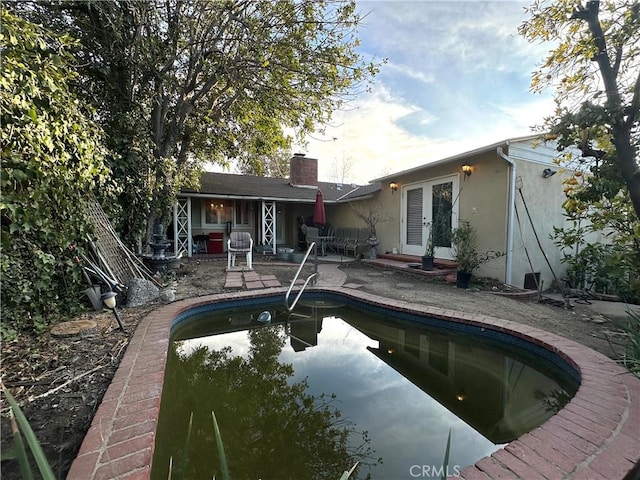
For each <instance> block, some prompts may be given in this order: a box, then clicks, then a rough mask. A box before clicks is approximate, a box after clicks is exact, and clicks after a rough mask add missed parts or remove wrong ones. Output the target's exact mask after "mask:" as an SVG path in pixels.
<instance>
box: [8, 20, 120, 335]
mask: <svg viewBox="0 0 640 480" xmlns="http://www.w3.org/2000/svg"><path fill="white" fill-rule="evenodd" d="M1 15H2V34H1V41H2V44H3V59H2V77H1V80H0V82H1V83H0V113H1V121H2V139H1V143H0V145H1V149H2V172H1V174H0V188H2V201H1V202H0V215H1V221H2V237H1V243H2V253H3V255H2V259H1V261H0V272H1V273H2V287H1V288H2V304H3V312H2V313H3V318H2V320H3V322H7V323H8V324H9V325H12V326H13V327H19V328H24V327H30V328H36V329H37V330H40V329H43V328H45V327H46V326H47V325H48V324H49V323H50V322H51V321H52V320H53V319H54V318H55V317H56V316H57V315H60V314H65V313H69V312H71V311H73V310H74V309H75V308H78V302H79V299H78V292H79V288H78V286H79V285H80V283H79V282H80V280H81V279H80V273H79V270H78V269H77V267H76V265H75V262H74V259H75V256H76V251H75V248H76V247H75V244H76V242H79V241H82V239H83V238H84V237H85V235H87V234H89V233H90V230H89V223H88V222H87V218H86V215H85V213H84V206H85V202H86V199H87V197H88V196H89V195H90V194H91V192H95V191H96V190H97V189H98V188H99V187H100V188H101V193H103V194H106V193H107V192H108V191H109V188H108V183H107V172H108V170H107V168H106V167H105V163H104V156H105V154H106V151H105V150H104V148H103V147H102V144H101V142H102V133H101V130H100V129H99V128H98V127H97V126H96V125H95V124H94V123H92V122H91V121H90V120H89V119H88V118H87V116H86V112H84V111H83V105H82V103H81V102H80V100H79V99H78V98H76V97H75V96H74V95H72V94H71V93H70V92H69V90H68V84H69V83H71V82H72V81H73V79H74V78H75V76H76V75H75V73H74V72H73V67H72V62H73V59H72V57H71V56H70V54H69V53H68V52H69V49H71V48H72V47H73V45H74V42H73V41H72V40H71V39H70V38H69V37H67V36H58V35H55V34H52V33H51V32H49V31H47V30H46V29H44V28H42V27H40V26H37V25H33V24H30V23H28V22H26V21H24V20H22V19H20V18H18V17H15V16H14V15H12V14H11V13H10V12H9V11H8V10H7V9H6V8H4V7H2V10H1ZM13 327H9V328H13Z"/></svg>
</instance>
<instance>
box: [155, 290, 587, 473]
mask: <svg viewBox="0 0 640 480" xmlns="http://www.w3.org/2000/svg"><path fill="white" fill-rule="evenodd" d="M301 303H305V305H300V306H299V307H298V308H297V309H296V311H295V312H294V314H289V313H288V312H287V311H286V310H285V309H284V308H282V299H281V297H277V298H272V299H269V298H264V299H261V302H260V303H259V304H256V305H251V306H247V305H246V304H245V302H240V303H238V304H235V305H234V304H233V302H231V303H230V304H229V303H227V304H226V305H208V306H205V307H203V308H201V309H196V310H193V311H189V312H185V313H184V314H183V315H181V316H179V317H178V318H177V319H176V321H175V323H174V328H173V333H172V340H173V341H172V344H171V345H172V346H171V350H170V356H169V361H168V364H167V372H166V380H165V387H164V393H163V400H162V407H161V412H160V420H159V426H158V436H157V440H156V452H155V456H154V460H153V464H154V470H153V474H152V478H158V479H160V478H167V470H168V465H169V463H170V459H172V461H173V465H174V467H173V469H174V474H175V473H177V472H178V471H179V473H178V476H181V477H184V478H193V479H196V478H211V477H212V476H213V474H214V473H216V471H217V472H219V465H218V462H217V458H216V455H213V454H212V453H213V452H216V445H215V441H214V438H213V435H212V433H213V429H212V426H211V411H212V410H214V411H215V413H216V417H217V419H218V423H219V426H220V430H221V431H222V436H223V440H224V444H225V447H224V448H225V453H226V456H227V460H228V463H229V469H230V471H231V474H232V475H235V476H239V477H240V478H263V479H283V478H309V479H311V478H339V476H340V474H341V473H342V471H344V470H346V469H348V468H349V467H350V466H351V465H352V464H354V463H355V462H356V461H358V462H360V466H359V471H358V476H357V477H356V476H355V475H354V476H353V477H352V478H369V477H368V476H367V475H371V478H382V479H390V478H411V477H412V476H413V475H412V473H417V472H422V471H424V467H425V466H427V467H428V468H429V469H430V470H431V469H438V468H440V467H441V466H442V463H443V458H444V451H445V448H446V444H447V437H448V432H449V431H451V449H450V457H449V468H450V472H451V473H455V472H457V471H460V470H461V469H462V468H463V467H465V466H467V465H471V464H473V463H475V462H476V461H477V460H479V459H481V458H482V457H484V456H487V455H490V454H491V453H492V452H494V451H496V450H498V449H499V448H501V446H502V445H503V444H505V443H507V442H509V441H512V440H514V439H516V438H517V437H519V436H521V435H522V434H524V433H526V432H528V431H530V430H531V429H533V428H535V427H537V426H538V425H540V424H541V423H543V422H544V421H545V420H547V419H548V418H549V417H550V416H552V415H553V414H554V413H556V412H557V411H558V410H559V409H560V408H562V406H564V404H566V402H567V401H568V400H569V399H570V398H571V396H572V395H573V394H574V393H575V391H576V390H577V386H578V381H577V378H578V376H577V372H576V371H575V369H574V368H573V367H572V366H571V365H570V364H568V363H567V362H566V361H564V360H563V359H562V358H561V357H559V356H558V355H555V354H552V353H549V352H548V351H546V350H544V349H542V348H541V347H539V346H535V345H532V344H530V343H529V342H524V341H518V339H517V338H514V337H512V336H509V335H503V334H500V333H499V332H496V331H493V330H487V329H485V328H483V327H472V326H470V325H463V324H459V325H456V324H453V325H452V324H451V323H450V322H443V321H441V320H438V319H436V318H429V317H424V316H420V315H415V314H408V313H406V312H398V311H394V310H392V309H388V308H380V307H373V306H371V305H368V304H363V303H361V302H355V301H348V302H345V300H344V298H342V297H339V296H332V295H327V294H323V295H321V296H319V295H307V296H306V297H303V300H302V302H301ZM266 319H268V320H269V322H268V323H267V324H265V320H266ZM192 413H193V417H192V421H193V425H197V426H198V428H193V429H192V431H191V433H190V434H187V430H188V424H189V418H190V414H192ZM187 437H189V442H190V443H189V447H188V448H187V450H188V452H187V453H185V443H186V438H187ZM284 452H286V454H285V453H284ZM283 455H284V456H283ZM185 458H187V459H188V461H186V462H185V461H181V460H179V459H185Z"/></svg>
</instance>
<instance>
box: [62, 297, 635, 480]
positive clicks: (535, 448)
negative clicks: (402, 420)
mask: <svg viewBox="0 0 640 480" xmlns="http://www.w3.org/2000/svg"><path fill="white" fill-rule="evenodd" d="M314 292H318V293H329V294H332V295H339V296H340V297H341V298H344V299H347V300H355V301H358V302H364V303H366V304H367V305H370V306H372V307H381V308H387V307H388V308H391V309H393V310H394V311H396V312H402V313H407V314H412V315H418V316H425V317H430V318H437V319H439V320H441V321H447V322H450V323H452V324H464V325H469V326H472V327H474V328H476V327H477V328H485V329H487V330H492V331H494V332H496V333H500V334H508V335H509V336H511V337H516V338H518V339H521V340H524V341H526V342H528V343H531V344H534V345H537V346H539V347H541V348H543V349H544V350H546V351H548V352H553V353H554V354H556V355H558V356H559V357H561V358H562V359H563V360H564V361H566V362H567V363H568V364H569V365H571V366H572V367H573V368H575V370H576V371H577V372H578V373H579V375H580V387H579V389H578V391H577V392H576V394H575V395H574V397H573V398H572V399H571V400H570V402H569V403H568V404H567V406H565V407H564V408H563V409H562V410H560V411H559V412H558V413H557V414H556V415H554V416H553V417H551V418H550V419H549V420H547V421H546V422H545V423H543V424H542V426H540V427H537V428H535V429H534V430H533V431H531V432H529V433H527V434H524V435H522V436H521V437H519V438H518V439H517V440H514V441H512V442H510V443H508V444H507V445H506V446H505V447H504V448H502V449H499V450H497V451H496V452H494V453H493V454H491V455H490V456H488V457H484V458H483V459H481V460H480V461H478V462H476V463H475V464H474V465H473V466H470V467H467V468H465V469H463V470H462V471H461V472H460V477H461V478H468V479H472V478H485V477H487V476H488V477H489V478H493V477H499V476H502V477H505V478H511V477H514V476H516V475H519V476H520V477H522V478H531V477H539V476H543V477H547V478H549V477H551V478H566V477H568V476H573V477H574V478H577V477H580V478H600V477H603V478H608V479H611V480H613V479H623V478H629V476H630V475H631V476H632V475H633V474H634V472H636V471H637V468H636V464H638V462H640V457H639V455H638V454H639V452H640V380H639V379H637V378H635V377H634V376H632V375H631V374H629V372H628V371H627V370H625V369H624V367H622V366H620V365H618V364H616V362H614V361H613V360H611V359H609V358H607V357H606V356H604V355H602V354H600V353H598V352H595V351H594V350H591V349H589V348H588V347H585V346H584V345H581V344H579V343H577V342H574V341H572V340H570V339H567V338H563V337H560V336H558V335H555V334H553V333H551V332H546V331H542V330H540V329H538V328H535V327H531V326H527V325H523V324H519V323H516V322H512V321H509V320H504V319H499V318H496V317H489V316H486V315H476V314H467V313H461V312H457V311H455V310H454V309H443V308H435V307H430V306H426V305H416V304H411V303H408V302H402V301H391V300H388V299H385V298H381V297H379V296H376V295H371V294H367V293H365V292H360V291H357V290H353V289H350V288H344V287H336V288H326V287H325V288H322V289H319V288H318V289H314ZM285 293H286V288H271V289H268V290H262V291H258V292H256V291H250V292H249V291H245V292H236V293H224V294H217V295H208V296H203V297H198V298H189V299H185V300H181V301H179V302H173V303H171V304H168V305H165V306H163V307H161V308H158V309H157V310H154V311H153V312H150V313H149V314H148V315H147V316H146V317H145V318H143V319H142V320H141V321H140V323H139V324H138V326H137V328H136V330H135V332H134V334H133V336H132V338H131V341H130V343H129V346H128V347H127V350H126V353H125V355H124V357H123V359H122V361H121V362H120V366H119V368H118V370H117V372H116V374H115V376H114V378H113V380H112V382H111V385H110V386H109V389H108V390H107V392H106V394H105V396H104V398H103V399H102V403H101V404H100V406H99V408H98V410H97V411H96V414H95V416H94V418H93V421H92V424H91V427H90V428H89V430H88V431H87V433H86V435H85V439H84V441H83V443H82V446H81V448H80V451H79V452H78V455H77V457H76V460H75V461H74V463H73V465H72V466H71V469H70V471H69V473H68V475H67V479H68V480H87V479H96V480H97V479H107V478H127V479H134V478H135V479H140V480H145V479H149V478H150V471H151V462H152V458H153V454H154V450H155V438H156V433H157V432H156V430H157V421H158V415H159V410H160V399H161V395H162V391H163V384H164V372H165V366H166V361H167V356H168V352H169V337H170V332H171V327H172V325H174V323H175V321H176V320H177V319H179V318H180V317H181V316H182V315H184V314H185V313H187V312H193V311H196V310H200V309H208V308H209V306H210V305H211V304H217V303H225V302H229V301H234V302H246V303H247V304H252V305H255V304H256V303H255V302H260V301H261V298H266V297H271V296H273V295H281V296H282V298H284V295H285ZM516 472H517V473H516ZM414 473H415V478H428V475H427V474H428V473H429V472H427V471H425V470H423V471H418V472H414Z"/></svg>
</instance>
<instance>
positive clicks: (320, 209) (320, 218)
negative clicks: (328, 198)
mask: <svg viewBox="0 0 640 480" xmlns="http://www.w3.org/2000/svg"><path fill="white" fill-rule="evenodd" d="M313 223H314V224H315V225H324V224H325V223H327V216H326V214H325V212H324V199H323V198H322V191H321V190H320V189H318V192H317V193H316V206H315V207H314V209H313Z"/></svg>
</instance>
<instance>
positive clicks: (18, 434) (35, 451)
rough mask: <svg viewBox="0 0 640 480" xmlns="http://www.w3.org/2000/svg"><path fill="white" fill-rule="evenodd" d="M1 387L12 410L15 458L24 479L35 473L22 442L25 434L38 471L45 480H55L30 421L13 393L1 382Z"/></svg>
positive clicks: (31, 476)
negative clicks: (32, 470)
mask: <svg viewBox="0 0 640 480" xmlns="http://www.w3.org/2000/svg"><path fill="white" fill-rule="evenodd" d="M0 387H1V389H2V393H3V394H4V396H5V397H6V399H7V402H8V403H9V408H10V409H11V429H12V432H13V436H14V449H15V457H16V458H17V459H18V461H19V462H20V472H21V475H22V478H23V479H25V480H27V479H30V478H33V473H32V472H31V466H30V465H29V462H28V454H27V450H26V448H25V445H24V442H23V441H22V435H23V434H24V437H25V439H26V440H27V445H28V446H29V449H30V451H31V453H32V455H33V458H34V460H35V462H36V464H37V465H38V470H39V472H40V475H41V477H42V479H43V480H55V478H56V476H55V475H54V473H53V470H52V469H51V466H50V465H49V462H48V461H47V457H46V456H45V454H44V451H43V450H42V447H41V446H40V443H39V442H38V439H37V438H36V435H35V433H33V430H32V429H31V425H29V421H28V420H27V418H26V417H25V416H24V413H23V412H22V409H21V408H20V406H19V405H18V403H17V402H16V401H15V399H14V398H13V395H11V392H9V390H7V388H5V386H4V385H3V384H2V383H1V382H0ZM4 456H5V452H3V457H4ZM3 460H4V458H3Z"/></svg>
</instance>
